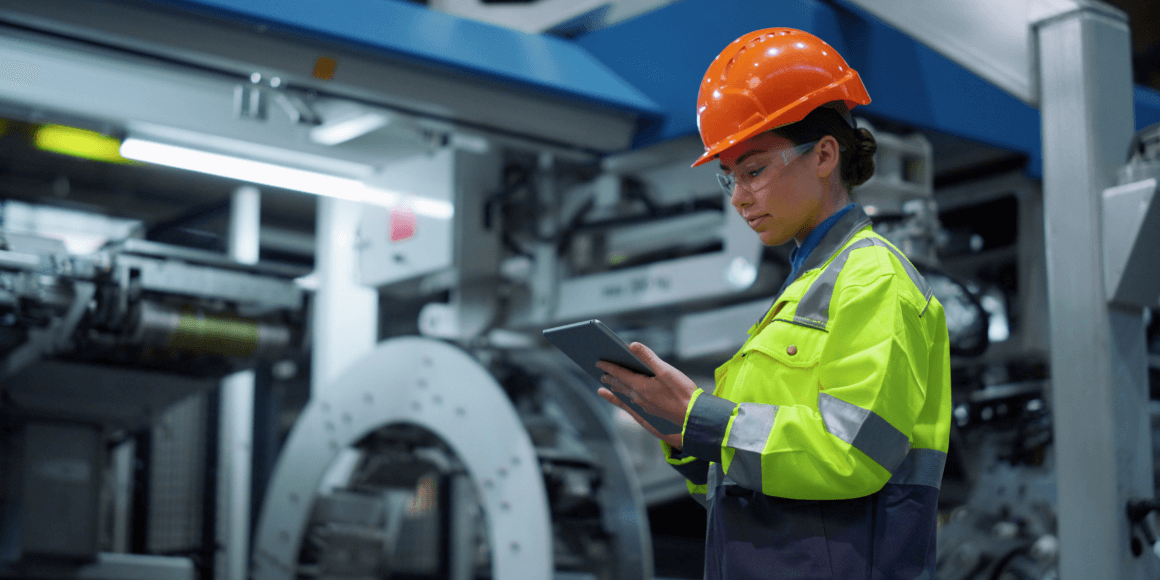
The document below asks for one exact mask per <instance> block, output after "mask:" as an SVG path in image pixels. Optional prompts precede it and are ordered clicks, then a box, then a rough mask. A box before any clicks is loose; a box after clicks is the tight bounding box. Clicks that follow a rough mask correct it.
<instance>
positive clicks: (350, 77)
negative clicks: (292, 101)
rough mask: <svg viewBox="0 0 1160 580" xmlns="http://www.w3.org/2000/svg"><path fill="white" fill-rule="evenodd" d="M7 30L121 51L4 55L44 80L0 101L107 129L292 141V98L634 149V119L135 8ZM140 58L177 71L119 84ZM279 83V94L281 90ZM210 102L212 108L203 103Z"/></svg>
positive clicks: (37, 2)
mask: <svg viewBox="0 0 1160 580" xmlns="http://www.w3.org/2000/svg"><path fill="white" fill-rule="evenodd" d="M0 20H2V21H4V22H11V23H15V24H18V25H20V26H26V27H30V28H33V29H39V30H46V31H49V32H51V33H52V34H55V35H62V36H64V37H71V38H80V39H85V40H87V41H90V42H94V43H96V44H87V45H81V46H84V48H83V49H82V50H83V51H84V52H85V53H89V54H93V55H94V56H95V53H96V52H97V51H98V50H97V47H98V46H99V45H103V46H111V47H117V49H118V50H110V51H105V52H106V54H108V55H110V56H106V57H104V58H93V57H90V56H88V55H84V56H82V54H81V53H78V52H77V51H76V50H75V49H74V50H71V51H70V52H71V53H72V55H73V60H75V61H76V62H75V63H74V64H75V66H72V65H68V63H67V62H65V61H58V60H55V59H49V60H42V59H40V58H37V57H30V56H29V55H28V54H17V52H18V51H17V50H16V46H15V45H14V44H10V43H9V41H8V39H6V40H5V44H6V47H5V49H4V50H3V51H0V52H2V53H3V54H4V57H5V58H7V59H11V60H12V61H14V62H17V63H26V64H27V66H26V67H25V68H29V67H31V70H35V71H37V73H38V74H36V75H33V76H34V77H35V78H34V79H33V78H31V77H30V79H29V80H30V81H31V82H30V84H27V85H23V86H21V87H20V89H18V90H9V89H11V88H12V84H10V83H4V86H3V87H2V88H0V95H3V97H4V98H5V100H9V101H11V102H14V103H21V104H22V105H25V106H29V107H35V108H40V109H50V110H51V109H57V110H65V111H69V112H72V113H74V114H81V113H82V111H83V112H84V113H87V114H91V115H92V116H93V117H94V118H95V119H97V120H101V121H105V120H110V121H111V120H120V119H133V120H137V121H145V120H146V118H145V117H146V116H147V117H148V118H149V119H148V120H150V121H153V122H156V123H159V124H161V125H166V126H185V127H186V128H189V129H192V130H195V131H198V132H202V131H204V132H206V133H213V134H222V133H220V130H221V129H225V130H226V134H228V133H233V132H235V131H242V132H250V131H251V130H256V129H257V128H259V127H263V126H266V125H269V124H270V121H272V120H274V119H285V120H287V122H286V123H284V125H285V127H283V128H282V129H280V131H286V130H287V129H290V128H291V125H290V123H289V117H288V116H287V115H285V114H284V113H283V112H282V111H281V110H280V109H278V108H276V107H274V106H270V105H273V104H274V103H273V101H275V100H276V99H274V96H275V95H277V94H279V93H282V92H289V93H290V94H292V95H298V94H305V92H306V91H317V92H319V93H321V94H323V95H338V96H341V97H345V98H350V99H354V100H360V101H364V102H366V103H369V104H373V105H378V106H381V107H384V108H386V109H387V110H388V112H392V113H393V112H395V111H406V112H407V113H406V114H404V116H412V115H413V116H415V117H416V118H419V119H420V121H422V120H423V118H424V117H429V118H431V121H429V124H430V125H431V126H432V127H439V126H442V128H444V130H448V129H451V128H452V127H453V126H454V123H456V122H462V123H466V124H468V125H471V126H478V127H482V128H483V130H484V131H489V130H491V131H497V132H500V133H502V134H504V135H512V134H514V135H516V136H517V137H519V136H522V137H524V138H531V139H543V140H548V141H552V142H555V143H561V144H569V145H575V146H579V147H583V148H588V149H596V150H603V151H615V150H620V149H624V148H626V147H628V145H629V144H630V142H631V139H632V135H633V133H634V131H635V118H634V117H633V116H632V115H629V114H627V113H622V112H618V111H611V110H608V109H603V108H600V107H597V106H594V105H588V104H584V103H579V102H575V101H571V102H570V101H567V100H564V99H560V98H552V97H548V96H547V95H544V94H536V93H531V92H528V91H526V90H525V91H520V90H516V89H514V88H513V87H510V86H505V85H503V84H502V83H496V82H470V81H477V80H478V79H470V77H465V76H460V75H457V74H449V73H448V72H447V71H439V70H434V69H429V68H426V67H417V66H414V65H409V64H408V63H405V62H401V61H400V60H398V59H394V58H384V57H383V55H381V54H378V55H376V54H367V53H361V52H357V51H355V50H353V49H351V48H346V47H342V46H337V45H335V44H334V43H326V42H321V41H319V40H318V39H308V38H302V37H299V38H293V37H288V36H285V35H282V34H274V33H267V34H262V33H260V32H257V31H254V30H253V29H251V28H248V27H244V26H237V25H229V24H222V23H217V22H213V21H209V20H207V19H198V18H192V17H189V16H187V15H179V14H174V13H171V12H167V11H163V10H156V9H153V10H150V9H148V8H147V7H144V6H133V5H131V4H128V3H121V2H84V3H80V4H77V3H75V2H70V1H69V0H5V2H4V3H3V4H0ZM130 52H132V53H136V54H148V55H153V56H157V57H160V59H163V60H167V61H170V62H172V63H175V65H176V66H172V65H171V66H160V67H159V66H157V64H155V63H148V62H145V61H143V60H137V61H136V64H135V65H134V67H132V68H136V69H137V70H136V71H133V70H132V68H131V69H128V70H125V69H121V72H127V73H131V74H128V75H127V76H120V75H119V74H117V73H115V72H114V70H116V69H117V68H118V65H117V64H116V61H117V60H119V59H117V58H115V57H114V56H112V55H115V54H116V53H120V54H128V53H130ZM320 55H327V56H330V57H332V58H334V59H335V60H337V61H338V62H339V63H341V64H340V66H341V70H342V75H341V78H339V79H335V80H333V81H325V80H322V79H319V78H315V77H314V76H312V75H311V74H310V71H311V67H312V66H313V64H314V62H315V61H316V60H317V59H318V57H319V56H320ZM102 61H104V62H102ZM178 63H179V64H178ZM175 68H184V69H185V72H184V73H183V74H184V75H187V78H186V79H185V80H184V81H183V80H181V79H179V78H174V77H170V76H169V75H167V74H164V73H161V74H155V73H154V71H159V70H161V71H163V70H173V69H175ZM199 69H200V70H211V71H215V72H214V74H213V75H210V76H216V77H218V78H219V79H220V81H219V83H218V84H220V85H221V86H220V87H219V88H217V89H215V90H214V91H212V92H210V93H205V92H203V91H201V90H199V89H204V88H205V85H203V86H201V87H195V84H196V82H195V81H194V80H193V77H194V76H200V75H198V74H197V71H198V70H199ZM146 71H149V72H146ZM251 73H257V74H259V75H260V78H261V79H264V80H263V82H262V86H260V87H254V88H253V89H252V90H255V91H258V92H259V94H266V95H268V96H269V97H270V98H269V99H268V100H270V101H271V103H270V105H267V106H266V109H267V111H266V113H267V114H266V123H258V122H254V121H255V120H251V119H247V120H245V121H246V122H244V123H239V122H238V121H239V120H238V119H234V118H233V108H234V105H233V101H234V90H235V86H239V85H241V86H243V87H248V85H249V84H250V83H249V78H250V75H251ZM106 75H107V76H106ZM102 76H104V80H102V79H101V77H102ZM274 78H277V79H278V83H277V85H276V87H271V86H270V83H271V80H272V79H274ZM468 79H470V81H469V80H468ZM122 82H125V83H127V84H122ZM291 86H292V87H298V88H299V89H298V90H289V91H288V90H287V89H286V87H291ZM181 93H185V94H184V95H182V94H181ZM195 93H196V95H195ZM127 95H128V97H126V96H127ZM207 96H208V97H211V98H210V99H209V100H202V99H201V98H199V97H207ZM118 99H119V101H120V102H118ZM295 123H297V120H295ZM199 124H200V125H201V127H199ZM242 125H244V126H242ZM309 128H310V127H309V126H306V125H303V126H302V127H301V130H300V131H294V134H289V133H285V134H284V135H285V136H287V137H290V138H289V139H287V140H285V141H283V142H281V143H279V142H278V141H277V140H274V141H269V140H267V139H263V138H260V137H258V138H255V139H252V140H253V141H255V142H266V143H267V144H269V145H274V146H279V147H282V146H285V147H288V148H297V147H303V148H304V149H308V150H310V151H313V152H323V151H324V150H325V149H326V146H324V145H317V144H313V143H312V142H311V141H310V140H309V138H308V137H307V132H308V131H309ZM257 132H258V133H261V131H260V130H258V131H257ZM298 137H301V138H298ZM291 144H294V145H291ZM334 149H336V150H337V151H335V152H334V154H335V155H341V156H342V157H344V158H348V159H360V160H362V161H366V160H369V159H371V158H374V157H375V156H376V151H375V150H374V148H367V147H357V146H350V147H345V146H342V145H339V146H335V147H334Z"/></svg>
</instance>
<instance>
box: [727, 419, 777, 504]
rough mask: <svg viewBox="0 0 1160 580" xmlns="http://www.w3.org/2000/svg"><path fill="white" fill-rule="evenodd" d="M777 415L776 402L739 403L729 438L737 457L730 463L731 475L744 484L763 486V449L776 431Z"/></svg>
mask: <svg viewBox="0 0 1160 580" xmlns="http://www.w3.org/2000/svg"><path fill="white" fill-rule="evenodd" d="M776 417H777V406H776V405H762V404H760V403H738V404H737V414H736V416H735V417H733V426H732V427H730V428H729V441H728V442H727V443H726V445H728V446H729V447H732V448H733V461H731V462H730V463H729V478H730V479H732V480H733V481H735V482H737V483H738V484H739V485H741V486H743V487H747V488H749V489H755V490H760V489H761V452H762V451H763V450H765V442H766V441H767V440H768V439H769V434H770V432H772V431H773V421H774V418H776Z"/></svg>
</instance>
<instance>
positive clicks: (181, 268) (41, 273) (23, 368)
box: [0, 231, 308, 578]
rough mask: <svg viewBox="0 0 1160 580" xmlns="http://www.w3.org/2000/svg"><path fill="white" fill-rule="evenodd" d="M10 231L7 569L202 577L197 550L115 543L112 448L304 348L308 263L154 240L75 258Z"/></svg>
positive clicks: (28, 573)
mask: <svg viewBox="0 0 1160 580" xmlns="http://www.w3.org/2000/svg"><path fill="white" fill-rule="evenodd" d="M3 238H4V242H3V243H4V249H3V250H0V262H2V264H0V287H2V291H0V296H2V298H0V300H2V303H3V306H2V307H0V308H2V311H3V315H2V316H3V335H4V339H3V346H2V353H3V354H2V360H3V363H2V364H3V374H2V376H0V420H2V421H3V431H2V435H0V451H2V453H0V458H2V459H0V462H2V463H3V465H4V469H3V473H4V478H3V481H4V485H3V486H0V505H2V506H3V510H2V511H3V514H4V516H3V519H2V521H0V529H2V532H0V538H3V540H2V541H0V556H2V557H0V577H22V578H27V577H58V576H65V577H92V578H119V577H124V575H125V574H130V575H133V574H147V575H152V577H155V578H190V577H192V575H193V569H192V566H191V565H190V562H189V560H187V559H185V558H163V557H161V558H157V557H154V558H150V557H146V556H141V557H134V556H132V555H128V554H113V553H106V552H107V551H108V546H107V544H108V542H103V541H102V539H103V538H106V537H107V528H109V527H111V526H112V522H111V521H110V519H109V518H110V514H109V513H107V511H106V510H104V509H103V504H104V501H102V497H107V496H108V494H109V493H112V487H113V486H111V485H110V484H109V481H108V480H107V478H106V474H107V473H109V472H110V471H109V467H110V454H109V453H108V449H110V448H112V447H114V446H115V445H116V444H118V443H119V442H120V441H122V440H124V439H125V438H126V437H128V436H129V434H130V433H132V432H134V431H135V430H138V429H140V428H142V427H145V426H148V425H150V424H151V423H152V422H154V421H155V420H156V419H157V418H158V417H159V416H160V415H161V413H162V412H163V411H165V410H166V409H167V408H168V407H169V406H171V405H172V404H173V403H175V402H176V401H179V400H181V399H183V398H186V397H189V396H191V395H195V394H198V393H203V392H205V391H208V390H210V389H211V388H213V387H215V386H216V384H217V382H218V380H220V379H221V378H222V377H224V376H226V375H229V374H231V373H234V372H236V371H239V370H242V369H245V368H249V367H251V366H253V365H254V364H255V363H256V362H257V361H259V360H278V359H280V358H287V357H294V356H295V355H296V353H297V352H298V351H300V350H301V349H302V348H303V344H304V342H303V341H304V336H305V334H304V333H305V329H306V326H305V313H306V308H307V301H308V293H307V292H306V291H304V290H303V289H302V288H300V287H299V286H298V285H297V284H296V283H295V281H294V279H295V278H297V277H298V276H300V275H302V274H303V272H302V271H301V270H300V269H298V268H290V267H279V266H277V265H261V266H245V265H242V264H239V263H237V262H234V261H232V260H229V259H227V258H225V257H224V256H221V255H217V254H213V253H209V252H203V251H197V250H191V249H188V248H181V247H177V246H168V245H164V244H158V243H153V242H147V241H145V240H141V239H132V238H129V239H123V240H119V241H116V242H115V243H112V244H110V245H108V246H107V247H105V248H103V249H101V250H99V251H97V252H94V253H89V254H73V253H69V252H68V251H66V249H65V246H64V244H63V243H62V242H61V241H59V240H56V239H51V238H43V237H36V236H31V235H27V234H20V233H16V232H13V231H6V232H5V233H4V235H3ZM140 516H141V517H144V514H140ZM102 547H104V548H105V550H104V551H102Z"/></svg>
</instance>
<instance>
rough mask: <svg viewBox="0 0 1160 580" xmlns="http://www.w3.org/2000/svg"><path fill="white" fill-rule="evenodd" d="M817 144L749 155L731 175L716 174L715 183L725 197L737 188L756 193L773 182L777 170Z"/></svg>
mask: <svg viewBox="0 0 1160 580" xmlns="http://www.w3.org/2000/svg"><path fill="white" fill-rule="evenodd" d="M819 141H820V139H819ZM817 143H818V142H817V141H810V142H809V143H802V144H801V145H798V146H797V147H789V148H786V149H781V150H779V151H766V152H765V153H758V154H756V155H751V156H749V157H748V158H746V159H745V161H743V162H742V163H741V164H740V165H738V166H737V167H734V168H733V171H732V172H731V173H718V174H717V183H719V184H720V185H721V190H722V191H724V192H725V195H726V196H732V195H733V190H734V189H735V188H737V187H740V188H742V189H744V190H745V191H749V192H753V191H757V190H759V189H761V188H763V187H765V186H766V185H769V182H770V181H773V178H774V176H776V175H777V170H778V169H781V168H782V167H785V166H786V165H789V163H790V162H791V161H793V160H794V159H797V158H798V157H803V156H805V155H806V154H807V153H809V151H810V149H813V147H814V145H817ZM779 161H780V164H779V163H778V162H779Z"/></svg>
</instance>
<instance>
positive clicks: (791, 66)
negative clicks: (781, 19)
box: [693, 28, 870, 167]
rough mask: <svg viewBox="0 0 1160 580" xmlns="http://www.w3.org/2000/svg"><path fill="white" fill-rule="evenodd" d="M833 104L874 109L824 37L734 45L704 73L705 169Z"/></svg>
mask: <svg viewBox="0 0 1160 580" xmlns="http://www.w3.org/2000/svg"><path fill="white" fill-rule="evenodd" d="M833 101H844V102H845V103H846V107H847V109H852V108H854V107H855V106H856V105H866V104H869V103H870V95H868V94H867V93H866V87H865V86H863V85H862V78H861V77H859V76H858V73H857V72H856V71H855V70H854V69H852V68H850V65H848V64H846V60H845V59H843V58H842V55H840V54H838V51H836V50H834V49H833V48H832V47H831V46H830V45H828V44H826V43H825V41H823V40H822V39H820V38H818V37H816V36H814V35H812V34H810V33H808V32H804V31H801V30H796V29H793V28H766V29H764V30H756V31H754V32H750V33H749V34H746V35H745V36H742V37H741V38H738V39H737V40H734V41H733V42H732V43H730V44H729V46H726V47H725V50H722V51H721V54H719V55H717V58H716V59H714V60H713V63H712V64H710V65H709V70H707V71H705V78H704V80H702V81H701V91H700V93H698V95H697V130H698V131H700V132H701V142H703V143H704V144H705V154H704V155H702V156H701V157H700V159H697V161H696V163H693V167H696V166H698V165H701V164H702V163H705V162H707V161H709V160H711V159H713V158H715V157H717V156H718V155H719V154H720V153H721V152H722V151H724V150H726V149H728V148H729V147H732V146H733V145H736V144H737V143H741V142H742V141H745V140H746V139H749V138H750V137H753V136H754V135H757V134H758V133H761V132H763V131H768V130H770V129H774V128H776V127H780V126H782V125H788V124H790V123H796V122H798V121H801V120H802V119H804V118H805V117H806V115H808V114H810V111H813V110H814V109H816V108H818V107H820V106H822V105H825V104H827V103H830V102H833Z"/></svg>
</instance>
